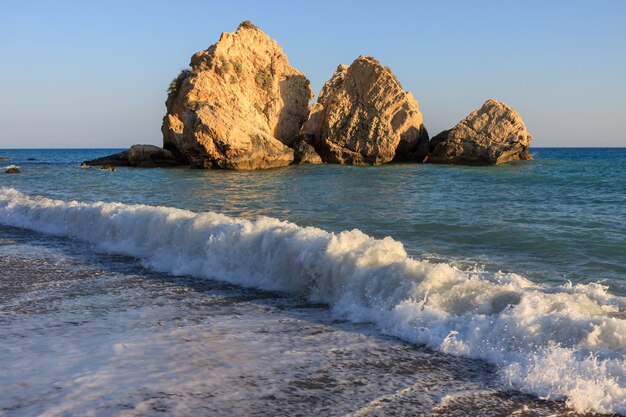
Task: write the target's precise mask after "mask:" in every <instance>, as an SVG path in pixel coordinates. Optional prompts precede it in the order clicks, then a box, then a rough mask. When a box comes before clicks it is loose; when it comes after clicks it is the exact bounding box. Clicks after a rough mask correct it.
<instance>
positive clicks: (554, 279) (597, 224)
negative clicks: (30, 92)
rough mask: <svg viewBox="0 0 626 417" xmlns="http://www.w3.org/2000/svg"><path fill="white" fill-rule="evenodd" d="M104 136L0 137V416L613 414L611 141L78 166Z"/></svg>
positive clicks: (616, 383) (615, 258) (617, 297)
mask: <svg viewBox="0 0 626 417" xmlns="http://www.w3.org/2000/svg"><path fill="white" fill-rule="evenodd" d="M118 151H119V150H117V149H28V150H15V149H4V150H0V157H8V158H10V160H9V161H5V162H0V415H3V416H166V415H167V416H394V415H397V416H584V415H597V414H596V413H600V414H607V415H611V414H612V415H622V416H626V148H610V149H602V148H584V149H583V148H566V149H556V148H535V149H533V150H532V151H533V152H534V157H535V159H534V160H533V161H524V162H514V163H509V164H506V165H502V166H488V167H465V166H453V165H450V166H444V165H428V164H390V165H383V166H376V167H354V166H338V165H320V166H289V167H285V168H279V169H271V170H266V171H252V172H234V171H218V170H215V171H204V170H193V169H139V168H118V169H117V171H115V172H108V171H104V170H101V169H99V168H96V167H92V168H81V167H80V163H81V162H82V161H84V160H88V159H94V158H97V157H100V156H104V155H108V154H111V153H115V152H118ZM10 165H14V166H17V167H19V169H20V170H21V173H19V174H11V175H9V174H4V173H3V172H4V171H5V170H6V168H7V167H8V166H10Z"/></svg>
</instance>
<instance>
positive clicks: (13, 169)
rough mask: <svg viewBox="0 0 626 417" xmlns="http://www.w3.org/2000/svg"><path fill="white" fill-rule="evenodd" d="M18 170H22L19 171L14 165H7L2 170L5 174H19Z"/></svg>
mask: <svg viewBox="0 0 626 417" xmlns="http://www.w3.org/2000/svg"><path fill="white" fill-rule="evenodd" d="M20 172H22V171H20V170H19V168H18V167H14V166H11V167H8V168H7V170H6V171H4V173H5V174H19V173H20Z"/></svg>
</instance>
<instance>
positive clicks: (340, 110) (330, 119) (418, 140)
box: [301, 56, 428, 165]
mask: <svg viewBox="0 0 626 417" xmlns="http://www.w3.org/2000/svg"><path fill="white" fill-rule="evenodd" d="M301 136H302V137H304V138H305V140H306V141H307V142H308V143H311V144H312V145H313V146H314V147H315V148H316V150H317V151H318V153H319V154H320V155H321V157H322V159H323V160H324V161H326V162H330V163H339V164H354V165H368V164H383V163H386V162H391V161H421V160H422V159H423V158H424V157H425V156H426V154H427V153H428V133H427V131H426V128H425V126H424V122H423V117H422V113H421V112H420V110H419V107H418V105H417V100H415V98H414V97H413V95H412V94H411V93H410V92H405V91H404V90H403V89H402V86H401V85H400V82H399V81H398V79H397V78H396V77H395V75H394V74H393V73H392V72H391V70H390V69H389V68H388V67H384V66H382V65H381V64H380V63H379V62H378V61H377V60H376V59H374V58H372V57H365V56H360V57H359V58H357V59H356V60H355V61H354V62H353V63H352V65H350V66H347V65H340V66H339V67H338V68H337V71H336V72H335V73H334V74H333V76H332V78H331V79H330V80H329V81H327V82H326V84H325V85H324V87H323V88H322V90H321V92H320V95H319V98H318V100H317V102H316V103H315V104H314V105H313V106H312V107H311V114H310V117H309V120H308V121H307V123H306V124H305V126H304V127H303V130H302V135H301Z"/></svg>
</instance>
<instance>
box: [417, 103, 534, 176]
mask: <svg viewBox="0 0 626 417" xmlns="http://www.w3.org/2000/svg"><path fill="white" fill-rule="evenodd" d="M532 139H533V137H532V136H531V135H530V134H529V133H528V132H527V131H526V126H525V125H524V122H523V121H522V118H521V117H520V115H519V114H518V113H517V112H516V111H515V110H514V109H513V108H512V107H509V106H507V105H506V104H504V103H502V102H501V101H497V100H493V99H491V100H487V101H486V102H485V104H483V106H482V107H481V108H480V109H478V110H476V111H474V112H472V113H471V114H470V115H469V116H467V117H466V118H465V119H463V120H461V121H460V122H459V123H458V124H457V125H456V126H454V127H453V128H452V129H450V130H445V131H443V132H441V133H439V134H438V135H436V136H434V137H433V138H432V140H431V142H430V149H431V156H430V157H429V159H428V160H429V161H430V162H432V163H441V164H465V165H492V164H503V163H506V162H509V161H517V160H529V159H533V157H532V154H531V153H530V152H529V150H528V149H529V147H530V142H531V141H532Z"/></svg>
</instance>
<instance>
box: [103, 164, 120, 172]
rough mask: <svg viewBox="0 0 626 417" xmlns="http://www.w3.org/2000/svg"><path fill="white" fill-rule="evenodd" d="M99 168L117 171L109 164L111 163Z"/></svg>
mask: <svg viewBox="0 0 626 417" xmlns="http://www.w3.org/2000/svg"><path fill="white" fill-rule="evenodd" d="M100 169H102V170H104V171H111V172H115V171H117V170H116V169H115V167H114V166H111V165H105V166H103V167H102V168H100Z"/></svg>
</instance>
